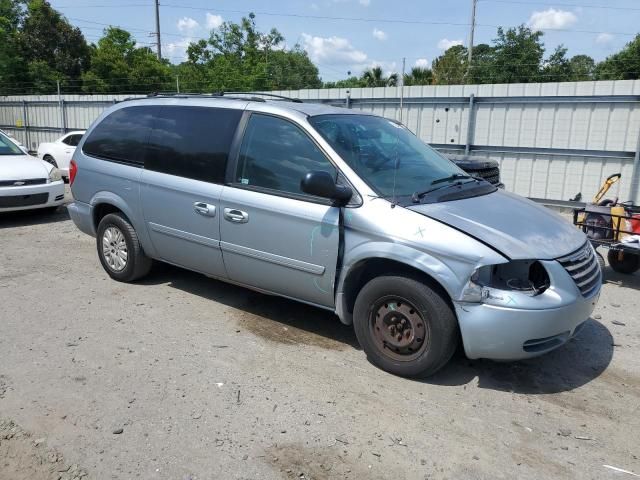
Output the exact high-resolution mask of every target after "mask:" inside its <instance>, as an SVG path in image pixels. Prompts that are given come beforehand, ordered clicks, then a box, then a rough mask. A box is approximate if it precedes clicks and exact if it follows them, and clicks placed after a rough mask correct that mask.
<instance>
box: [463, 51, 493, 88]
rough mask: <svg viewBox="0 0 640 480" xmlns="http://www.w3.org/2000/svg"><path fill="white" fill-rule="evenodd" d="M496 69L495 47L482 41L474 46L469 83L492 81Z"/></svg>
mask: <svg viewBox="0 0 640 480" xmlns="http://www.w3.org/2000/svg"><path fill="white" fill-rule="evenodd" d="M494 69H495V58H494V49H493V47H491V46H489V45H487V44H486V43H481V44H479V45H475V46H474V47H473V55H472V58H471V67H470V68H469V70H468V71H467V77H466V78H467V83H473V84H478V83H492V77H493V72H494Z"/></svg>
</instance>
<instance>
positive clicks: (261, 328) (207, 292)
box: [140, 263, 360, 350]
mask: <svg viewBox="0 0 640 480" xmlns="http://www.w3.org/2000/svg"><path fill="white" fill-rule="evenodd" d="M140 283H143V284H161V283H162V284H164V283H166V284H168V285H169V286H171V287H173V288H177V289H178V290H182V291H184V292H187V293H189V294H192V295H198V296H200V297H203V298H206V299H208V300H213V301H215V302H218V303H221V304H223V305H226V306H228V307H232V308H234V309H236V310H237V312H233V313H232V314H231V315H230V317H232V319H233V320H235V321H236V322H237V326H238V327H239V328H241V329H245V330H249V331H251V332H252V333H253V334H255V335H257V336H259V337H262V338H264V339H266V340H268V341H271V342H276V343H285V344H305V345H314V346H319V347H322V348H327V349H331V350H345V349H347V348H357V349H359V348H360V347H359V345H358V341H357V340H356V336H355V333H354V332H353V328H351V327H350V326H347V325H344V324H343V323H342V322H340V320H339V319H338V317H337V316H336V315H334V314H332V313H331V312H328V311H326V310H322V309H320V308H315V307H312V306H309V305H305V304H303V303H300V302H295V301H293V300H287V299H286V298H282V297H276V296H272V295H266V294H262V293H258V292H254V291H252V290H249V289H247V288H243V287H238V286H235V285H231V284H229V283H226V282H221V281H218V280H214V279H211V278H207V277H205V276H203V275H201V274H199V273H195V272H191V271H188V270H184V269H181V268H178V267H173V266H171V265H167V264H162V263H157V264H156V265H154V268H153V271H152V272H151V274H150V275H149V276H148V277H146V278H145V279H144V280H142V281H141V282H140ZM212 308H215V307H214V305H212Z"/></svg>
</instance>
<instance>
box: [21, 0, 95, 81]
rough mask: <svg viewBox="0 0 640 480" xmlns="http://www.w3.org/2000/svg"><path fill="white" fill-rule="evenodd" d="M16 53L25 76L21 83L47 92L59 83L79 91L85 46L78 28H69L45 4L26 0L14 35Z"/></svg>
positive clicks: (86, 62) (85, 62)
mask: <svg viewBox="0 0 640 480" xmlns="http://www.w3.org/2000/svg"><path fill="white" fill-rule="evenodd" d="M17 47H18V52H19V54H20V56H21V58H22V61H23V62H24V67H25V70H26V72H27V78H25V80H27V81H31V82H36V85H38V84H39V85H40V86H39V87H38V88H36V89H35V90H36V91H43V92H45V91H46V92H50V91H51V90H52V89H53V88H55V81H56V80H60V81H61V82H62V83H63V84H64V85H66V86H67V91H69V90H76V89H78V90H79V86H80V84H79V81H80V78H81V75H82V72H83V71H84V70H85V69H86V68H87V67H88V65H89V46H88V45H87V42H86V41H85V38H84V36H83V35H82V32H81V31H80V29H79V28H77V27H74V26H72V25H71V24H70V23H69V22H68V21H67V20H66V19H65V18H64V17H63V16H62V15H60V13H59V12H57V11H56V10H54V9H53V8H52V7H51V5H50V4H49V2H48V1H46V0H30V1H28V3H27V8H26V12H25V13H24V19H23V21H22V25H21V28H20V30H19V32H18V35H17Z"/></svg>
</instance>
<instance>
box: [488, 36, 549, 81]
mask: <svg viewBox="0 0 640 480" xmlns="http://www.w3.org/2000/svg"><path fill="white" fill-rule="evenodd" d="M541 38H542V32H538V31H533V30H531V29H530V28H529V27H526V26H524V25H520V26H519V27H517V28H509V29H508V30H506V31H505V30H504V29H503V28H502V27H498V36H497V38H496V39H495V40H494V41H493V43H494V45H493V58H494V63H493V68H492V69H491V75H490V77H491V83H530V82H536V81H538V80H539V78H540V76H539V75H538V74H539V72H540V65H541V63H542V58H543V56H544V45H543V44H542V41H541Z"/></svg>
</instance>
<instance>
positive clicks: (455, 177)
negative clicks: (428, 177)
mask: <svg viewBox="0 0 640 480" xmlns="http://www.w3.org/2000/svg"><path fill="white" fill-rule="evenodd" d="M465 178H468V179H470V180H471V181H475V182H477V181H478V179H476V178H474V177H470V176H468V175H462V174H460V173H454V174H453V175H450V176H448V177H445V178H439V179H438V180H434V181H433V182H431V185H436V184H438V183H442V182H446V181H450V180H462V179H465ZM464 183H469V182H455V183H450V184H447V185H440V186H439V187H433V188H429V189H427V190H425V191H424V192H413V194H412V195H411V201H412V202H413V203H418V202H420V199H421V198H422V197H424V196H425V195H426V194H428V193H431V192H435V191H436V190H440V189H441V188H446V187H452V186H456V185H463V184H464Z"/></svg>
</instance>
